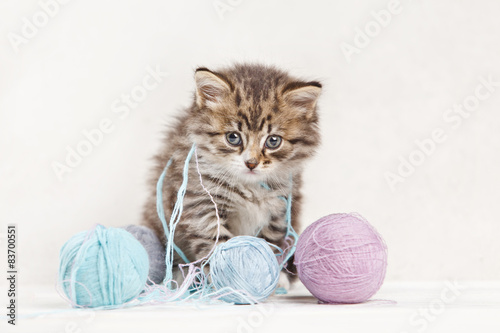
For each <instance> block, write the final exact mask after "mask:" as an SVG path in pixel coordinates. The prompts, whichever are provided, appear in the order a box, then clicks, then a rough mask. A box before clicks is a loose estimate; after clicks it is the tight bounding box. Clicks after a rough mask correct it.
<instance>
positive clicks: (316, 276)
mask: <svg viewBox="0 0 500 333" xmlns="http://www.w3.org/2000/svg"><path fill="white" fill-rule="evenodd" d="M295 265H296V266H297V272H298V275H299V278H300V280H301V281H302V283H303V284H304V285H305V286H306V288H307V289H308V290H309V291H310V292H311V293H312V294H313V295H314V296H315V297H316V298H318V299H319V300H320V301H322V302H324V303H361V302H364V301H366V300H368V299H369V298H370V297H371V296H373V295H374V294H375V293H376V292H377V291H378V290H379V288H380V286H381V285H382V282H383V281H384V277H385V271H386V268H387V247H386V245H385V243H384V240H383V239H382V237H381V236H380V235H379V234H378V232H377V231H376V230H375V229H374V228H373V227H372V226H371V225H370V224H369V223H368V222H367V221H366V220H365V219H364V218H363V217H361V216H360V215H358V214H332V215H328V216H325V217H323V218H321V219H319V220H318V221H316V222H314V223H313V224H311V225H310V226H309V227H307V228H306V230H305V231H304V232H303V233H302V235H300V237H299V241H298V243H297V250H296V252H295Z"/></svg>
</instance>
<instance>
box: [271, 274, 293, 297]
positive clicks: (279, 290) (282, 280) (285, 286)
mask: <svg viewBox="0 0 500 333" xmlns="http://www.w3.org/2000/svg"><path fill="white" fill-rule="evenodd" d="M289 289H290V279H289V278H288V274H286V273H285V272H280V277H279V280H278V285H277V286H276V290H275V291H274V293H275V294H287V293H288V290H289Z"/></svg>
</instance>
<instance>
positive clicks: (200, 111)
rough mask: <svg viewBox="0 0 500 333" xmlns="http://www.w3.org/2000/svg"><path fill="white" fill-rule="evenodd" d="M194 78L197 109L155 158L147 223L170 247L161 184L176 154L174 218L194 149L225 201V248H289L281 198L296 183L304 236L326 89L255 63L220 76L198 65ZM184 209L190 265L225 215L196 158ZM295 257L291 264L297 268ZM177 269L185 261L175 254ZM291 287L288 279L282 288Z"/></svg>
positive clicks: (180, 239) (184, 246)
mask: <svg viewBox="0 0 500 333" xmlns="http://www.w3.org/2000/svg"><path fill="white" fill-rule="evenodd" d="M195 81H196V93H195V96H194V101H193V104H192V105H191V107H189V108H188V109H187V110H185V112H184V113H183V114H182V115H181V116H180V117H179V119H178V121H177V123H176V124H175V126H173V127H172V128H171V129H170V130H169V131H168V132H167V135H166V137H165V140H164V144H163V147H162V149H161V150H160V152H159V154H158V155H157V156H156V157H155V160H156V167H155V168H154V172H153V175H152V179H151V196H150V197H149V199H148V201H147V203H146V206H145V209H144V222H143V223H144V224H145V225H147V226H149V227H151V228H153V230H155V232H156V233H157V235H158V236H159V237H160V238H161V239H162V240H163V241H164V242H165V241H166V238H165V234H164V230H163V227H162V225H161V222H160V220H159V218H158V216H157V213H156V182H157V180H158V178H159V176H160V174H161V172H162V171H163V168H164V167H165V165H166V163H167V162H168V160H169V159H170V158H172V164H171V166H170V168H169V170H168V173H167V176H166V178H165V181H164V188H163V191H164V192H163V198H164V202H163V204H164V209H165V214H166V216H167V221H168V219H169V217H170V214H171V212H172V209H173V207H174V204H175V201H176V196H177V191H178V189H179V186H180V185H181V182H182V170H183V166H184V161H185V159H186V156H187V154H188V152H189V150H190V149H191V146H192V144H193V143H195V144H196V146H197V154H198V160H199V168H200V171H201V174H202V180H203V185H204V186H205V187H206V188H207V189H208V190H209V191H210V193H211V194H212V196H213V198H214V199H215V202H216V203H217V205H218V210H219V216H220V222H221V227H220V235H219V239H218V240H219V242H224V241H227V240H228V239H230V238H231V237H234V236H238V235H251V236H258V237H262V238H264V239H265V240H266V241H268V242H270V243H274V244H276V245H277V246H279V247H282V246H283V241H284V237H285V233H286V223H285V211H286V203H285V202H284V201H283V200H281V199H280V198H279V197H280V196H288V195H289V194H290V188H291V186H290V185H291V182H290V179H291V177H292V179H293V187H292V188H293V193H292V194H293V205H292V226H293V227H294V229H295V230H298V229H299V212H300V205H301V199H302V196H301V193H300V188H301V183H302V179H301V174H302V169H303V163H304V161H306V160H307V159H309V158H310V157H311V156H312V155H313V153H314V152H315V149H316V148H317V147H318V144H319V142H320V135H319V129H318V115H317V113H316V102H317V99H318V97H319V95H320V93H321V84H320V83H318V82H316V81H309V82H307V81H301V80H298V79H296V78H294V77H292V76H290V75H288V74H287V73H285V72H284V71H281V70H278V69H276V68H274V67H269V66H263V65H255V64H238V65H235V66H233V67H230V68H226V69H221V70H219V71H210V70H208V69H207V68H198V69H197V70H196V72H195ZM262 183H266V184H267V185H268V186H269V189H266V188H264V187H263V186H262ZM183 210H184V211H183V214H182V218H181V221H180V222H179V224H178V226H177V229H176V233H175V243H176V245H177V246H178V247H179V248H180V249H181V250H182V251H183V252H184V253H185V255H186V256H187V258H188V259H189V260H190V261H195V260H197V259H200V258H202V257H204V256H205V255H207V254H208V252H209V251H210V250H211V248H212V247H213V246H214V242H215V240H216V237H217V217H216V214H215V209H214V205H213V203H212V202H211V200H210V197H209V196H208V195H207V194H206V192H205V191H204V190H203V188H202V187H201V185H200V180H199V175H198V173H197V171H196V162H195V158H194V157H193V159H192V160H191V162H190V165H189V182H188V186H187V191H186V195H185V198H184V207H183ZM292 259H293V257H292ZM292 259H291V260H290V262H289V264H288V269H289V270H291V271H293V270H294V267H293V263H292ZM178 263H183V262H182V260H181V258H180V257H178V256H177V255H176V257H175V264H178ZM175 267H177V265H175ZM288 285H289V282H288V280H287V279H286V277H285V275H282V276H281V277H280V286H282V287H285V288H287V287H288Z"/></svg>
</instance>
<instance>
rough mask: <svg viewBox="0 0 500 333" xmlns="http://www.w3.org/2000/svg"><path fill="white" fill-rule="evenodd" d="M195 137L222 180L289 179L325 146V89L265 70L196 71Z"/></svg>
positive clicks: (245, 68) (240, 68) (277, 72)
mask: <svg viewBox="0 0 500 333" xmlns="http://www.w3.org/2000/svg"><path fill="white" fill-rule="evenodd" d="M196 82H197V103H196V107H195V108H194V110H193V113H194V114H193V120H194V121H193V122H192V124H191V129H192V130H191V131H192V136H193V139H194V140H195V142H196V143H197V145H198V147H199V154H200V155H201V156H203V158H204V159H205V160H206V161H208V162H209V164H210V165H211V167H212V168H213V171H214V172H215V173H218V174H219V175H220V176H227V177H230V178H232V179H234V178H236V179H238V180H240V181H242V182H246V183H259V182H263V181H264V182H269V183H272V182H273V181H278V180H283V179H284V178H287V177H289V175H290V174H291V173H293V172H294V171H295V170H297V169H299V168H301V166H302V162H303V161H304V160H306V159H307V158H309V157H310V156H312V155H313V153H314V150H315V148H316V147H317V146H318V144H319V130H318V126H317V125H318V124H317V123H318V117H317V114H316V100H317V97H318V96H319V94H320V91H321V88H320V87H321V86H320V84H319V83H317V82H301V81H296V80H293V79H290V78H289V77H288V76H287V75H286V74H284V73H282V72H280V71H277V70H274V69H272V68H264V67H247V66H241V67H236V68H233V69H232V70H229V71H226V72H220V73H214V72H210V71H208V70H206V69H199V70H198V71H197V72H196Z"/></svg>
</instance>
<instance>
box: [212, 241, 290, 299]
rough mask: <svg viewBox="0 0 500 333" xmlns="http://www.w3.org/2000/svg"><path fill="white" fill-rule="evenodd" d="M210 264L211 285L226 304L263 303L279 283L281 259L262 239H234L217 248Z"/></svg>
mask: <svg viewBox="0 0 500 333" xmlns="http://www.w3.org/2000/svg"><path fill="white" fill-rule="evenodd" d="M209 263H210V276H211V279H212V285H213V286H214V288H215V289H216V290H218V291H220V293H221V294H222V295H224V296H222V297H221V299H222V300H224V301H226V302H230V303H235V304H250V303H255V302H261V301H263V300H265V299H266V298H267V297H269V296H270V295H271V294H272V293H273V291H274V290H275V289H276V285H277V284H278V279H279V274H280V266H279V264H278V260H277V259H276V255H275V254H274V253H273V251H272V250H271V247H270V246H269V244H268V243H267V242H266V241H265V240H264V239H262V238H257V237H251V236H237V237H233V238H231V239H230V240H228V241H227V242H225V243H222V244H219V245H218V246H217V247H216V248H215V250H214V253H213V254H212V256H211V257H210V260H209ZM226 291H227V292H226ZM232 291H238V292H237V293H235V292H232Z"/></svg>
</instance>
